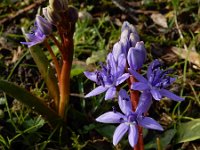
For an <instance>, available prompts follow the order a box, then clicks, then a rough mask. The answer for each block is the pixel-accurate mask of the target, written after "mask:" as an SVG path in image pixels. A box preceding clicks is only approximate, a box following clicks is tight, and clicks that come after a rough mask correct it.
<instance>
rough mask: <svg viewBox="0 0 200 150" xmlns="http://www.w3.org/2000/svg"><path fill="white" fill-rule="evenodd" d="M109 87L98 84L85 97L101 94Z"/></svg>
mask: <svg viewBox="0 0 200 150" xmlns="http://www.w3.org/2000/svg"><path fill="white" fill-rule="evenodd" d="M107 89H108V88H106V87H104V86H98V87H97V88H95V89H94V90H92V91H91V92H90V93H88V94H87V95H85V98H87V97H91V96H96V95H98V94H101V93H103V92H105V91H106V90H107Z"/></svg>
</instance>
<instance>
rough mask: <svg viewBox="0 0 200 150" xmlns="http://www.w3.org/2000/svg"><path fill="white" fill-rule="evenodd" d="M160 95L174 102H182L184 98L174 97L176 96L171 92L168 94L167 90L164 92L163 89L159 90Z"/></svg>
mask: <svg viewBox="0 0 200 150" xmlns="http://www.w3.org/2000/svg"><path fill="white" fill-rule="evenodd" d="M160 94H161V95H162V96H166V97H168V98H170V99H172V100H175V101H183V100H184V98H182V97H179V96H178V95H176V94H174V93H172V92H170V91H168V90H165V89H161V90H160Z"/></svg>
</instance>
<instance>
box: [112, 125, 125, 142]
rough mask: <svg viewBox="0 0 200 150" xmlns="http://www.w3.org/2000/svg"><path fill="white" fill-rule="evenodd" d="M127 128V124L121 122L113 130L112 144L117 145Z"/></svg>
mask: <svg viewBox="0 0 200 150" xmlns="http://www.w3.org/2000/svg"><path fill="white" fill-rule="evenodd" d="M128 129H129V125H127V124H126V123H121V124H120V125H119V126H118V127H117V128H116V129H115V132H114V135H113V145H117V144H118V143H119V141H120V140H121V139H122V137H123V136H124V134H125V133H126V132H127V131H128Z"/></svg>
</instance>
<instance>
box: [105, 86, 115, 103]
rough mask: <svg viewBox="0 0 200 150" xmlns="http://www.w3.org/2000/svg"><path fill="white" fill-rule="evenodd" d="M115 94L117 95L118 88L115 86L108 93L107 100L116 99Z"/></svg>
mask: <svg viewBox="0 0 200 150" xmlns="http://www.w3.org/2000/svg"><path fill="white" fill-rule="evenodd" d="M115 94H116V87H114V86H112V87H110V88H109V89H108V90H107V92H106V95H105V100H108V99H112V98H114V97H115Z"/></svg>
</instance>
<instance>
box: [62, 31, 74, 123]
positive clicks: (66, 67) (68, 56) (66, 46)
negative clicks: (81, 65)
mask: <svg viewBox="0 0 200 150" xmlns="http://www.w3.org/2000/svg"><path fill="white" fill-rule="evenodd" d="M62 36H63V37H64V38H63V40H64V42H63V49H62V51H63V65H62V70H61V78H60V85H59V88H60V102H59V109H58V110H59V115H60V116H61V117H62V118H63V119H65V113H66V106H67V104H68V103H69V94H70V71H71V66H72V58H73V39H72V37H71V36H67V35H65V34H63V35H62ZM70 37H71V38H70Z"/></svg>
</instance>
